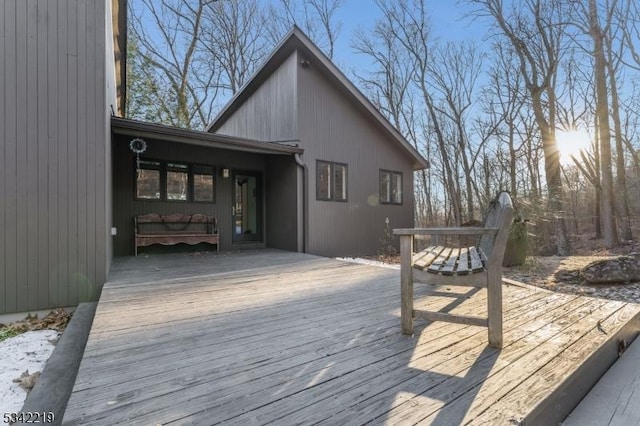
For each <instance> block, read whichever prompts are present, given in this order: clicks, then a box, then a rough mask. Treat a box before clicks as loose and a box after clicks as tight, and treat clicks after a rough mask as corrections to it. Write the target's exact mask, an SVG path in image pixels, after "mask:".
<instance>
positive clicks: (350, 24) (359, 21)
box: [333, 0, 485, 75]
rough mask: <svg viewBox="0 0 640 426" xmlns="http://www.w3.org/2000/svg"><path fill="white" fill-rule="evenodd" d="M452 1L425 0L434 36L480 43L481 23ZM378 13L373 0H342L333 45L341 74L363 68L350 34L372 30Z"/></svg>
mask: <svg viewBox="0 0 640 426" xmlns="http://www.w3.org/2000/svg"><path fill="white" fill-rule="evenodd" d="M456 3H457V2H456V1H455V0H428V1H427V8H428V15H429V18H430V21H431V25H432V31H433V35H434V36H435V37H437V38H439V39H440V40H442V41H460V40H464V39H470V38H471V37H474V38H475V39H476V41H481V39H482V37H483V36H484V35H485V31H484V28H482V26H481V25H480V24H477V23H473V24H471V23H470V22H469V19H467V18H464V17H463V15H464V11H463V8H462V7H461V6H459V5H456ZM379 16H380V11H379V10H378V8H377V6H376V5H375V3H374V2H373V1H372V0H345V1H344V6H342V7H341V8H340V9H339V11H338V12H337V16H336V17H337V20H339V21H340V22H341V24H342V28H341V30H340V34H339V38H338V40H337V43H336V51H335V55H334V58H333V59H334V62H335V63H336V64H337V65H338V66H339V67H340V68H341V69H342V71H343V72H345V73H347V74H349V75H350V74H351V73H352V71H353V70H359V71H362V69H364V68H366V66H367V64H366V58H364V56H363V55H357V54H354V51H353V49H352V48H351V44H352V39H353V33H354V32H355V31H356V30H358V29H363V30H365V31H366V30H368V29H371V28H373V25H374V23H375V21H376V19H377V18H378V17H379Z"/></svg>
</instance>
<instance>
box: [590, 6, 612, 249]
mask: <svg viewBox="0 0 640 426" xmlns="http://www.w3.org/2000/svg"><path fill="white" fill-rule="evenodd" d="M596 7H597V6H596V0H589V26H590V35H591V38H592V39H593V57H594V60H595V69H594V74H595V85H596V115H597V117H598V134H599V137H600V166H601V167H602V219H603V228H604V229H603V230H604V243H605V246H607V247H609V248H611V247H615V246H617V245H618V244H619V240H618V230H617V228H616V217H615V209H614V202H615V200H614V196H613V172H612V170H611V130H610V128H609V101H608V99H607V80H606V72H605V67H606V65H605V64H606V60H605V56H604V43H603V40H604V36H603V34H602V30H601V28H600V24H599V22H598V11H597V9H596Z"/></svg>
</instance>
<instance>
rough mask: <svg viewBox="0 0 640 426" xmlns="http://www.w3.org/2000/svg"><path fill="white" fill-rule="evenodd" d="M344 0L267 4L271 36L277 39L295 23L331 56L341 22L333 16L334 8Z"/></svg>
mask: <svg viewBox="0 0 640 426" xmlns="http://www.w3.org/2000/svg"><path fill="white" fill-rule="evenodd" d="M343 4H344V0H302V1H301V0H279V4H277V5H272V7H271V8H270V12H269V15H270V20H269V21H270V26H268V27H267V29H268V32H269V35H270V38H271V40H272V41H273V42H274V43H276V42H278V41H279V40H280V39H281V38H282V36H283V35H284V34H285V33H286V32H287V31H289V29H290V28H291V27H292V26H293V25H297V26H299V27H301V28H302V30H303V31H304V32H305V33H306V34H307V35H308V36H309V37H310V38H311V39H312V40H314V42H315V43H316V44H318V46H319V47H320V48H321V49H322V50H323V51H324V53H325V54H326V55H327V56H328V57H329V59H333V55H334V50H335V44H336V40H337V38H338V36H339V34H340V29H341V28H342V24H341V23H340V22H338V21H337V20H336V12H337V11H338V9H340V8H341V7H342V6H343Z"/></svg>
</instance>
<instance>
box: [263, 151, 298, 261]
mask: <svg viewBox="0 0 640 426" xmlns="http://www.w3.org/2000/svg"><path fill="white" fill-rule="evenodd" d="M297 179H298V165H297V164H296V162H295V160H294V158H293V157H291V156H287V157H285V156H277V157H276V156H272V157H269V158H268V159H267V173H266V179H265V185H266V197H267V200H266V201H267V205H266V223H267V227H266V232H267V235H266V237H267V238H266V243H267V247H271V248H277V249H281V250H290V251H297V250H298V185H297Z"/></svg>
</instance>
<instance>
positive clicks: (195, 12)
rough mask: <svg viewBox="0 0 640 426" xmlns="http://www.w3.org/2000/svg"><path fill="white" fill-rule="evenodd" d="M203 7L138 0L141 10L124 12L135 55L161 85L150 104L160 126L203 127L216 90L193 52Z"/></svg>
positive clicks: (195, 1)
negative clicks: (136, 50)
mask: <svg viewBox="0 0 640 426" xmlns="http://www.w3.org/2000/svg"><path fill="white" fill-rule="evenodd" d="M208 3H209V1H204V0H190V1H185V0H160V1H154V0H141V5H142V6H143V8H142V10H135V9H133V7H130V10H129V16H130V17H132V19H131V31H132V33H133V34H134V36H135V37H136V39H137V41H138V47H139V54H140V55H141V56H142V58H143V60H144V62H145V64H147V65H148V66H150V67H152V68H153V71H154V72H155V80H156V81H162V82H164V83H166V91H165V92H162V93H164V96H158V97H157V99H156V102H157V107H158V109H159V111H160V112H161V116H160V120H159V121H161V122H163V123H166V124H171V125H174V126H180V127H192V128H203V127H204V126H205V125H206V124H207V123H208V121H209V119H210V118H211V116H210V111H209V110H208V109H207V102H208V101H210V100H211V97H212V92H211V89H212V88H214V87H215V85H216V81H215V77H216V74H215V73H214V72H212V68H211V63H210V62H209V61H208V60H207V59H206V58H205V57H203V55H201V52H200V50H199V49H198V42H199V38H200V35H201V30H202V22H203V14H204V11H205V8H206V7H207V4H208ZM131 5H133V3H131ZM143 16H145V17H146V19H143ZM151 29H153V31H154V33H153V35H152V34H151V33H150V31H151Z"/></svg>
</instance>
